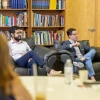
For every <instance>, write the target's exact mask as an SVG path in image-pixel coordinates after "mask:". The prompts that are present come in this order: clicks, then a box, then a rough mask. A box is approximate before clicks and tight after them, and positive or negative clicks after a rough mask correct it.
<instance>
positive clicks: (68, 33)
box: [67, 28, 76, 37]
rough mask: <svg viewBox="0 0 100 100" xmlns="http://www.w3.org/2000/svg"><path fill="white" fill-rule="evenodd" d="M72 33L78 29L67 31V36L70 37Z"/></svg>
mask: <svg viewBox="0 0 100 100" xmlns="http://www.w3.org/2000/svg"><path fill="white" fill-rule="evenodd" d="M72 31H76V29H74V28H69V29H68V30H67V36H68V37H69V35H72Z"/></svg>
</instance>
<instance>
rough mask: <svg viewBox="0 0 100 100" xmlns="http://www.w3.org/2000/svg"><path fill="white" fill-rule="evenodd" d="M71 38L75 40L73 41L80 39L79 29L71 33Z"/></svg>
mask: <svg viewBox="0 0 100 100" xmlns="http://www.w3.org/2000/svg"><path fill="white" fill-rule="evenodd" d="M69 38H70V39H71V40H73V41H75V42H76V41H77V40H78V33H77V31H72V34H71V35H69Z"/></svg>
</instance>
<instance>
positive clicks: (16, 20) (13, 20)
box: [0, 12, 28, 26]
mask: <svg viewBox="0 0 100 100" xmlns="http://www.w3.org/2000/svg"><path fill="white" fill-rule="evenodd" d="M16 25H17V26H28V19H27V12H17V13H16V15H15V16H4V15H3V14H1V13H0V26H16Z"/></svg>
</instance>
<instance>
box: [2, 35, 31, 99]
mask: <svg viewBox="0 0 100 100" xmlns="http://www.w3.org/2000/svg"><path fill="white" fill-rule="evenodd" d="M0 41H1V42H0V100H32V97H31V96H30V94H29V93H28V91H27V90H26V89H25V87H24V86H23V85H22V83H21V81H20V80H19V78H18V75H17V74H16V73H15V72H14V71H13V69H12V68H13V67H12V66H11V61H10V56H9V47H8V44H7V39H6V38H5V36H4V35H2V34H0Z"/></svg>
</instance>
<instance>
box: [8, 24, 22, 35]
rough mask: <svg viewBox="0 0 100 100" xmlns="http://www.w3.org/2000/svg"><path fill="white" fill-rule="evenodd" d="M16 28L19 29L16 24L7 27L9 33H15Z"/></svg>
mask: <svg viewBox="0 0 100 100" xmlns="http://www.w3.org/2000/svg"><path fill="white" fill-rule="evenodd" d="M18 29H20V28H19V27H18V26H12V27H11V28H10V29H9V32H10V34H11V33H15V30H18Z"/></svg>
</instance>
